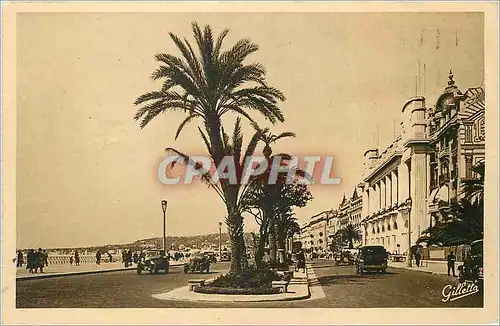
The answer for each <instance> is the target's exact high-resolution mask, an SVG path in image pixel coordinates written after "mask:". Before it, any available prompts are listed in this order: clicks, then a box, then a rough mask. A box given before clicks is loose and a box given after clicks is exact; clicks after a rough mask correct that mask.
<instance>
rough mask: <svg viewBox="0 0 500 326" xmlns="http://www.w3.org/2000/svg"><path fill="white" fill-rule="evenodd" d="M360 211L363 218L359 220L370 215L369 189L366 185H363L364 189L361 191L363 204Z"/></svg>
mask: <svg viewBox="0 0 500 326" xmlns="http://www.w3.org/2000/svg"><path fill="white" fill-rule="evenodd" d="M361 210H362V212H363V216H362V217H361V219H364V218H365V217H367V216H368V215H370V214H371V213H370V188H369V186H368V184H365V188H364V189H363V203H362V207H361Z"/></svg>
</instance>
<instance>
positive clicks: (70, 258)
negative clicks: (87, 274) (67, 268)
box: [69, 256, 73, 265]
mask: <svg viewBox="0 0 500 326" xmlns="http://www.w3.org/2000/svg"><path fill="white" fill-rule="evenodd" d="M69 264H70V265H73V256H69Z"/></svg>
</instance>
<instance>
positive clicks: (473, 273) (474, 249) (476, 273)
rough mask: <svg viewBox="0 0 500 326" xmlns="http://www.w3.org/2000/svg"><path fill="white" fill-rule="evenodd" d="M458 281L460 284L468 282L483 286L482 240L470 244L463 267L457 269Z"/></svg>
mask: <svg viewBox="0 0 500 326" xmlns="http://www.w3.org/2000/svg"><path fill="white" fill-rule="evenodd" d="M458 279H459V281H460V282H464V281H470V282H474V283H476V284H478V285H479V286H480V287H481V288H482V286H483V279H484V270H483V240H476V241H474V242H472V244H471V249H470V253H469V255H468V256H467V258H466V259H465V261H464V263H463V265H461V266H459V267H458Z"/></svg>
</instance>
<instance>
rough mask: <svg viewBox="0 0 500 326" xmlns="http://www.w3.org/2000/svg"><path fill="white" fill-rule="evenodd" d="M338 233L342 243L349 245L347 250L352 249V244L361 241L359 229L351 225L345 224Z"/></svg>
mask: <svg viewBox="0 0 500 326" xmlns="http://www.w3.org/2000/svg"><path fill="white" fill-rule="evenodd" d="M340 232H341V233H340V234H341V237H342V241H343V242H344V243H347V244H348V245H349V249H352V248H354V242H359V241H361V240H363V236H362V234H361V231H360V229H359V228H358V227H356V226H354V225H353V224H347V225H346V226H345V227H344V228H342V229H341V230H340Z"/></svg>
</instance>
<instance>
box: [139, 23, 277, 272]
mask: <svg viewBox="0 0 500 326" xmlns="http://www.w3.org/2000/svg"><path fill="white" fill-rule="evenodd" d="M192 29H193V33H194V38H195V41H196V45H197V47H198V54H197V53H195V51H194V49H193V47H192V46H191V44H190V43H189V42H188V41H187V40H186V39H181V38H180V37H178V36H177V35H175V34H173V33H170V34H169V35H170V37H171V39H172V40H173V42H174V43H175V45H176V46H177V48H178V49H179V50H180V52H181V54H182V56H181V57H177V56H174V55H171V54H165V53H159V54H157V55H156V60H157V61H158V62H159V63H160V67H159V68H158V69H157V70H156V71H155V72H153V74H152V76H151V77H152V79H153V80H162V82H163V84H162V87H161V88H160V89H159V90H157V91H152V92H148V93H145V94H143V95H141V96H139V97H138V98H137V100H136V101H135V104H136V105H137V106H139V109H138V110H137V112H136V114H135V117H134V118H135V119H136V120H140V127H141V128H144V127H145V126H146V125H147V124H148V123H149V122H151V121H152V120H153V119H154V118H156V117H157V116H158V115H159V114H160V113H164V112H167V111H181V112H184V113H186V114H187V117H186V118H185V119H184V120H183V121H182V122H181V124H180V125H179V127H178V128H177V131H176V134H175V139H177V138H178V137H179V135H180V134H181V132H182V130H183V129H184V127H185V126H186V125H188V124H189V123H190V122H192V121H194V120H198V121H201V122H202V124H201V125H202V127H203V129H202V128H200V127H198V131H199V133H200V137H201V139H202V140H203V142H204V144H205V146H206V148H207V151H208V153H209V155H210V157H211V159H212V160H213V163H214V164H215V167H216V168H218V167H219V166H220V165H221V162H222V160H223V159H224V157H225V156H226V154H227V152H226V150H227V148H228V147H227V146H224V140H225V139H224V137H225V136H224V132H223V125H222V117H223V116H224V115H225V114H226V113H229V112H233V113H236V114H237V115H240V116H243V117H245V118H246V119H248V120H249V121H251V122H254V121H253V119H252V117H251V116H250V114H249V112H250V111H257V112H259V113H261V114H262V115H263V116H264V117H265V118H266V119H267V120H269V121H270V122H271V123H273V124H274V123H276V122H283V121H284V117H283V114H282V113H281V110H280V108H279V106H278V102H279V101H284V100H285V97H284V95H283V94H282V92H281V91H279V90H278V89H276V88H274V87H271V86H268V85H267V83H266V80H265V76H266V71H265V68H264V67H263V65H261V64H260V63H250V64H245V63H244V61H245V59H246V58H247V57H248V56H249V55H250V54H252V53H254V52H256V51H257V50H258V46H257V45H256V44H254V43H252V42H251V41H250V40H249V39H241V40H239V41H237V42H236V43H235V44H234V45H233V46H232V47H230V48H229V49H227V50H223V49H222V45H223V42H224V39H225V37H226V36H227V34H228V32H229V31H228V30H224V31H223V32H222V33H221V34H219V36H218V37H217V38H216V39H215V40H214V35H213V33H212V29H211V27H210V26H208V25H207V26H205V27H204V29H203V31H202V30H201V28H200V27H199V26H198V24H197V23H193V24H192ZM240 134H241V131H240ZM219 190H220V193H218V194H219V195H220V196H222V197H223V198H224V199H223V201H224V204H225V206H226V210H227V220H226V224H227V226H228V233H229V236H230V242H231V253H232V255H231V257H232V260H231V269H230V272H231V273H233V274H239V273H241V271H242V268H244V264H245V262H243V261H242V259H241V257H242V255H243V254H244V251H245V249H244V247H243V246H242V243H243V237H242V229H243V219H242V217H241V214H240V212H239V202H238V200H239V199H240V198H241V194H240V191H241V186H240V185H239V184H236V185H231V184H230V183H229V182H227V180H220V188H219ZM242 264H243V266H242Z"/></svg>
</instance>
